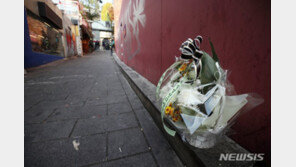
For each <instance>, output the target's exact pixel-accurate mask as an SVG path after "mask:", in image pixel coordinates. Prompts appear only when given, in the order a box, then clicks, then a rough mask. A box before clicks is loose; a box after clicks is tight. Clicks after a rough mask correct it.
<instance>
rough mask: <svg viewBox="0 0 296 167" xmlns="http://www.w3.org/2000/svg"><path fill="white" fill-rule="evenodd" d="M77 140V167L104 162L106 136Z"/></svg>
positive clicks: (97, 135)
mask: <svg viewBox="0 0 296 167" xmlns="http://www.w3.org/2000/svg"><path fill="white" fill-rule="evenodd" d="M77 140H78V141H79V143H80V145H79V150H78V151H77V153H78V156H77V157H76V163H77V165H78V166H80V165H88V164H93V163H98V162H102V161H104V160H106V146H107V143H106V142H107V139H106V134H96V135H91V136H85V137H81V138H78V139H77ZM72 141H73V140H72ZM72 141H71V142H72ZM72 146H73V145H72Z"/></svg>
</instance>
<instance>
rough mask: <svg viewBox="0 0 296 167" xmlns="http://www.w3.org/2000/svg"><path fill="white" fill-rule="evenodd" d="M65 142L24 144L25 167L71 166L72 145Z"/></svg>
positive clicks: (72, 162)
mask: <svg viewBox="0 0 296 167" xmlns="http://www.w3.org/2000/svg"><path fill="white" fill-rule="evenodd" d="M71 144H72V143H70V142H69V141H67V140H58V141H50V142H38V143H29V144H28V143H27V144H25V156H24V159H25V166H28V167H29V166H30V167H38V166H42V167H54V166H71V165H72V164H74V163H75V160H74V159H73V157H74V156H73V153H72V152H73V151H72V150H74V149H73V145H72V146H71Z"/></svg>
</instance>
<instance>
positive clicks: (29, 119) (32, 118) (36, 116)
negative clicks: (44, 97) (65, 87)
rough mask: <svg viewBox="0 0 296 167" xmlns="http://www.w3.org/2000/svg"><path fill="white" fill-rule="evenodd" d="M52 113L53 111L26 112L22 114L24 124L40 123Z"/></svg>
mask: <svg viewBox="0 0 296 167" xmlns="http://www.w3.org/2000/svg"><path fill="white" fill-rule="evenodd" d="M53 113H54V109H45V110H35V111H34V110H33V111H30V110H29V111H26V112H25V114H24V116H25V123H41V122H43V121H44V120H46V119H47V118H48V117H49V116H50V115H51V114H53Z"/></svg>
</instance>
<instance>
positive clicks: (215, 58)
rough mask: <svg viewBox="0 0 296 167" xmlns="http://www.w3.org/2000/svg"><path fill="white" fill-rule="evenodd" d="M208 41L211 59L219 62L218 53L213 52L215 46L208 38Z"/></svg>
mask: <svg viewBox="0 0 296 167" xmlns="http://www.w3.org/2000/svg"><path fill="white" fill-rule="evenodd" d="M209 41H210V45H211V49H212V54H213V59H214V60H215V61H216V62H219V59H218V55H217V54H216V52H215V48H214V45H213V43H212V42H211V39H209Z"/></svg>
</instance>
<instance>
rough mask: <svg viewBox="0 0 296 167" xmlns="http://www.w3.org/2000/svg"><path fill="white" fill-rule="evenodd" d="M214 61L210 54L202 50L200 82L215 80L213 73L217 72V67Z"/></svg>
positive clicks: (205, 82)
mask: <svg viewBox="0 0 296 167" xmlns="http://www.w3.org/2000/svg"><path fill="white" fill-rule="evenodd" d="M215 63H216V62H215V61H214V59H213V58H212V57H211V56H210V55H208V54H207V53H206V52H203V55H202V57H201V70H200V74H199V78H200V82H201V84H207V83H211V82H213V81H216V80H217V79H216V77H215V73H216V74H217V72H218V69H217V67H216V65H215Z"/></svg>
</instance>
